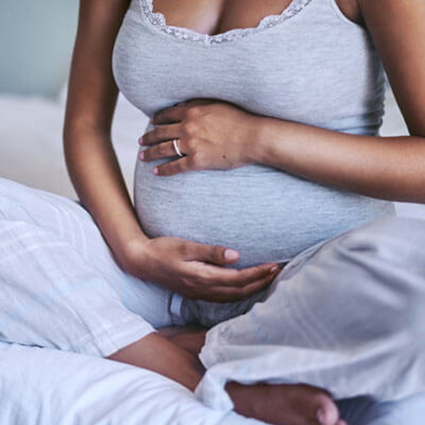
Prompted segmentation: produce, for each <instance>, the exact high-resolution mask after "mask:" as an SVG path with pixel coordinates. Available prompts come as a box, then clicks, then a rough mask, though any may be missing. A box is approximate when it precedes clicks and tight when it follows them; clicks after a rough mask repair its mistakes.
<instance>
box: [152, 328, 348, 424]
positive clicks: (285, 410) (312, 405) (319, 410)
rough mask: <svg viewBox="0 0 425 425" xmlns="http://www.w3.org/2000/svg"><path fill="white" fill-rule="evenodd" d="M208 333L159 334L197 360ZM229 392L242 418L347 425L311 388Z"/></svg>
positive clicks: (238, 387)
mask: <svg viewBox="0 0 425 425" xmlns="http://www.w3.org/2000/svg"><path fill="white" fill-rule="evenodd" d="M206 331H207V330H206V329H205V328H202V327H199V326H173V327H169V328H163V329H160V330H159V332H160V333H161V334H162V335H163V336H165V337H166V338H167V339H169V340H170V341H171V342H173V343H174V344H175V345H177V346H179V347H180V348H182V349H184V350H187V351H189V352H190V353H192V354H193V355H195V356H197V355H198V354H199V352H200V351H201V348H202V347H203V345H204V343H205V334H206ZM226 390H227V391H228V393H229V394H230V396H231V398H232V400H233V402H234V403H235V410H236V411H237V412H238V413H240V414H241V415H243V416H247V417H250V418H255V419H259V420H262V421H264V422H268V423H270V424H274V425H347V424H346V423H345V422H344V421H343V420H341V419H340V418H339V412H338V408H337V407H336V405H335V403H334V402H333V400H332V398H331V396H330V395H329V394H328V393H327V392H326V391H324V390H321V389H319V388H315V387H312V386H310V385H266V384H257V385H242V384H238V383H236V382H231V383H229V384H227V386H226Z"/></svg>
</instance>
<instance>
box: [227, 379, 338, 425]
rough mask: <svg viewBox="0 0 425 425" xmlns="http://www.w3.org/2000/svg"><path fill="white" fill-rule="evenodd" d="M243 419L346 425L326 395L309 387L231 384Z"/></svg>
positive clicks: (277, 423)
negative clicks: (245, 417) (244, 417)
mask: <svg viewBox="0 0 425 425" xmlns="http://www.w3.org/2000/svg"><path fill="white" fill-rule="evenodd" d="M226 389H227V391H228V393H229V395H230V396H231V398H232V399H233V402H234V403H235V410H236V411H237V412H238V413H240V414H241V415H243V416H247V417H250V418H255V419H259V420H261V421H264V422H268V423H270V424H275V425H346V423H345V422H344V421H342V420H341V419H340V417H339V412H338V408H337V406H336V405H335V403H334V402H333V400H332V398H331V397H330V396H329V395H328V393H326V392H325V391H323V390H321V389H319V388H315V387H311V386H309V385H266V384H257V385H241V384H238V383H236V382H231V383H229V384H227V386H226Z"/></svg>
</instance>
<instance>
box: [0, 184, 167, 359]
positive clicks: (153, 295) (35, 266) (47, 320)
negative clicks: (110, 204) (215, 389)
mask: <svg viewBox="0 0 425 425" xmlns="http://www.w3.org/2000/svg"><path fill="white" fill-rule="evenodd" d="M0 234H1V235H0V252H1V254H2V255H1V259H0V261H1V267H0V282H1V291H0V301H3V302H0V313H1V315H2V318H3V320H2V330H1V331H0V339H3V340H6V341H10V342H19V343H27V344H31V343H32V344H34V345H41V346H46V345H47V346H55V341H53V340H54V339H55V338H57V340H60V342H61V344H62V346H63V347H66V346H67V345H69V347H70V349H72V341H71V339H72V338H71V335H74V337H75V338H74V339H78V340H81V341H84V340H85V339H90V338H94V339H96V338H97V339H99V338H103V340H106V339H107V337H106V336H105V335H107V336H108V337H109V336H110V334H111V333H112V332H113V331H114V332H116V331H117V328H118V330H119V328H120V327H125V326H127V327H128V331H125V330H123V329H121V330H120V332H121V334H122V335H124V334H126V335H127V336H123V338H122V340H123V341H124V339H126V338H127V339H126V341H127V340H128V338H130V339H131V338H133V337H134V338H135V337H136V336H138V337H140V336H141V335H144V334H146V333H147V332H150V331H152V327H153V328H159V327H163V326H167V325H170V324H172V321H173V318H172V315H171V314H170V311H169V304H170V298H171V294H170V292H169V291H167V290H166V289H164V288H161V287H159V286H158V285H155V284H153V283H149V282H144V281H141V280H140V279H137V278H135V277H133V276H130V275H129V274H127V273H125V272H124V271H122V270H121V269H120V267H119V266H118V265H117V264H116V262H115V261H114V258H113V255H112V253H111V251H110V249H109V247H108V245H107V244H106V242H105V240H104V239H103V237H102V235H101V232H100V231H99V229H98V227H97V226H96V224H95V223H94V221H93V219H92V217H91V216H90V214H89V213H88V212H87V211H86V210H85V209H84V208H83V207H82V206H81V205H79V204H78V203H77V202H76V201H73V200H71V199H68V198H64V197H61V196H58V195H54V194H51V193H48V192H45V191H41V190H36V189H32V188H29V187H26V186H24V185H21V184H18V183H15V182H11V181H8V180H4V179H0ZM6 324H7V325H8V326H6ZM67 327H68V335H67V336H66V338H65V339H64V335H63V333H64V332H65V331H66V329H67ZM54 329H58V330H59V332H61V333H62V335H55V334H54V333H53V334H52V335H51V336H50V338H51V339H52V341H51V344H49V343H48V335H47V333H48V330H50V331H51V332H53V331H54ZM108 329H109V330H108ZM130 329H133V336H131V335H130V333H131V332H130ZM134 330H135V331H134ZM24 331H26V332H24ZM72 331H73V332H74V333H73V332H72ZM101 334H103V335H104V336H103V337H101ZM136 334H137V335H136ZM90 335H92V336H90ZM93 335H95V336H96V337H93ZM16 339H18V340H16ZM137 339H139V338H137ZM135 340H136V339H133V340H131V341H129V343H131V342H134V341H135ZM117 344H118V343H117ZM56 345H60V344H59V343H56ZM110 345H111V347H109V348H105V349H102V350H101V351H102V352H107V351H111V350H112V348H113V347H112V345H113V344H112V343H111V344H110ZM115 345H116V344H115ZM119 348H122V347H119ZM76 351H78V350H76ZM92 351H93V350H92Z"/></svg>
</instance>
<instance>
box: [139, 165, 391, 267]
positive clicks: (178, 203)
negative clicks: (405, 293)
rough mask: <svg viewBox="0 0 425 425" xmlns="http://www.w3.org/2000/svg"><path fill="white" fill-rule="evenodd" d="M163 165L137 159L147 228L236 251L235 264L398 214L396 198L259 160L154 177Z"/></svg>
mask: <svg viewBox="0 0 425 425" xmlns="http://www.w3.org/2000/svg"><path fill="white" fill-rule="evenodd" d="M163 162H167V160H160V161H152V162H140V161H138V162H137V166H136V172H135V182H134V183H135V185H134V199H135V207H136V211H137V214H138V217H139V220H140V223H141V225H142V227H143V230H144V232H145V233H146V234H147V235H148V236H149V237H150V238H155V237H158V236H175V237H180V238H183V239H187V240H191V241H195V242H200V243H205V244H213V245H222V246H225V247H229V248H233V249H236V250H238V251H239V252H240V254H241V257H240V259H239V261H238V262H237V263H235V265H233V266H232V267H236V268H243V267H249V266H252V265H256V264H261V263H264V262H268V261H278V262H281V261H288V260H290V259H291V258H293V257H294V256H295V255H296V254H298V253H299V252H301V251H303V250H304V249H306V248H308V247H309V246H312V245H313V244H315V243H317V242H320V241H322V240H324V239H327V238H330V237H332V236H334V235H337V234H339V233H342V232H344V231H346V230H348V229H350V228H352V227H355V226H358V225H360V224H362V223H365V222H368V221H370V220H373V219H375V218H377V217H379V216H382V215H384V214H393V213H394V207H393V204H392V203H390V202H387V201H382V200H377V199H372V198H369V197H364V196H360V195H356V194H352V193H347V192H344V191H340V190H336V189H333V188H329V187H325V186H323V185H319V184H316V183H313V182H310V181H307V180H304V179H301V178H298V177H295V176H292V175H289V174H287V173H285V172H282V171H280V170H277V169H273V168H269V167H264V166H261V165H249V166H247V167H242V168H238V169H234V170H208V171H205V170H202V171H193V172H188V173H182V174H178V175H175V176H168V177H164V176H156V175H154V174H153V173H152V168H153V167H154V166H155V165H159V164H161V163H163Z"/></svg>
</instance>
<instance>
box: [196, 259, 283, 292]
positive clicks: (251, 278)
mask: <svg viewBox="0 0 425 425" xmlns="http://www.w3.org/2000/svg"><path fill="white" fill-rule="evenodd" d="M275 267H277V269H275ZM278 270H279V266H277V264H276V263H265V264H261V265H258V266H254V267H249V268H246V269H242V270H237V269H230V268H225V267H219V266H215V265H212V264H205V263H197V262H193V263H192V273H195V274H194V275H193V277H194V278H198V279H201V280H202V281H203V282H204V284H205V285H207V286H227V287H234V288H242V287H244V286H247V285H249V284H251V283H253V282H255V281H257V280H260V279H263V278H266V277H268V276H270V275H271V274H273V273H275V272H276V271H278Z"/></svg>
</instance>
